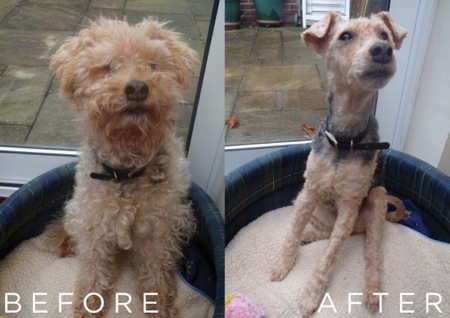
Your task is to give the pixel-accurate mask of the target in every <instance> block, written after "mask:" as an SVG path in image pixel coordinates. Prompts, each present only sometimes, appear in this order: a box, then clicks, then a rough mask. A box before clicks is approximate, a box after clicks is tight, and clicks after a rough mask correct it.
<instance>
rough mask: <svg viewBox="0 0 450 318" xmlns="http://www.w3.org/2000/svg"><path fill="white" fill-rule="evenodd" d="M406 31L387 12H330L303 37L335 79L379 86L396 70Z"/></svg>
mask: <svg viewBox="0 0 450 318" xmlns="http://www.w3.org/2000/svg"><path fill="white" fill-rule="evenodd" d="M406 34H407V31H406V30H405V29H403V28H402V27H400V26H399V25H397V24H396V23H395V22H394V21H393V19H392V17H391V16H390V15H389V13H387V12H380V13H377V14H375V15H372V16H371V18H370V19H368V18H358V19H351V20H348V21H343V20H342V19H341V17H340V15H339V14H337V13H334V12H330V13H328V14H327V15H326V16H325V17H324V18H322V19H321V20H320V21H318V22H316V23H314V24H313V25H312V26H311V28H309V29H308V30H306V31H305V32H303V33H302V40H303V41H304V42H305V43H306V44H307V45H308V46H310V47H312V48H313V49H314V50H315V51H316V52H317V53H318V54H319V55H321V56H322V57H323V58H324V60H325V67H326V69H327V71H328V72H329V75H330V76H329V77H332V78H331V79H330V80H332V81H335V82H336V81H340V83H339V84H341V85H345V86H347V87H350V88H351V87H354V86H356V87H357V88H358V89H365V90H378V89H380V88H382V87H384V86H385V85H386V84H387V83H388V82H389V80H390V79H391V77H392V76H393V75H394V73H395V70H396V63H395V57H394V55H393V50H394V49H397V50H398V49H400V47H401V45H402V42H403V39H404V38H405V37H406Z"/></svg>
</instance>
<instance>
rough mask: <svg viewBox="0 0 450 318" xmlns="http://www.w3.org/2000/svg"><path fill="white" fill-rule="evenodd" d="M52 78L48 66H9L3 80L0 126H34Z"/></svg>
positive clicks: (1, 80)
mask: <svg viewBox="0 0 450 318" xmlns="http://www.w3.org/2000/svg"><path fill="white" fill-rule="evenodd" d="M52 77H53V74H52V72H51V71H50V70H49V69H48V68H47V67H25V66H9V67H8V68H7V69H6V71H5V72H4V74H3V75H2V76H1V77H0V109H1V110H2V116H1V117H0V124H7V125H23V126H32V125H33V123H34V120H35V119H36V116H37V113H38V111H39V109H40V107H41V104H42V101H43V99H44V97H45V95H46V93H47V90H48V88H49V85H50V81H51V79H52Z"/></svg>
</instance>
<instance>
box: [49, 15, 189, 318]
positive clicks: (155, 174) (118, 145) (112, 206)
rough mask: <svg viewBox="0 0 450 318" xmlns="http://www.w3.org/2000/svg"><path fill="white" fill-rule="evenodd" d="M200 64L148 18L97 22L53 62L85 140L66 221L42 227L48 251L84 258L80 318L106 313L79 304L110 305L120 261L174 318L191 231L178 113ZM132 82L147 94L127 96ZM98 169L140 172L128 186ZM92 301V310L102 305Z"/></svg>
mask: <svg viewBox="0 0 450 318" xmlns="http://www.w3.org/2000/svg"><path fill="white" fill-rule="evenodd" d="M197 62H198V58H197V53H196V52H195V51H194V50H192V49H190V48H189V47H188V46H187V45H186V44H184V43H183V42H182V41H180V36H179V35H178V34H177V33H175V32H173V31H171V30H168V29H167V28H166V27H165V24H163V23H160V22H157V21H155V20H152V19H147V20H144V21H143V22H141V23H139V24H137V25H136V26H130V25H128V24H127V23H126V22H124V21H118V20H108V19H100V20H99V21H97V22H93V23H91V25H90V26H89V27H88V28H87V29H84V30H82V31H81V32H80V33H79V34H78V36H76V37H73V38H69V39H68V40H67V42H65V43H64V44H63V45H62V46H61V47H60V48H59V50H58V51H57V52H56V54H55V55H54V56H53V57H52V59H51V63H50V66H51V68H53V69H54V70H56V74H57V77H58V78H59V80H60V84H61V93H62V95H63V96H64V97H66V98H68V99H70V100H71V101H72V103H73V104H74V106H75V109H76V111H77V115H78V116H77V120H78V123H79V125H80V128H81V130H82V131H83V132H84V133H85V135H86V141H85V145H84V147H83V149H82V152H81V155H80V159H79V163H78V165H77V171H76V187H75V190H74V195H73V198H72V199H71V200H70V201H69V202H68V204H67V206H66V207H65V214H64V216H63V218H62V220H59V221H57V222H55V223H53V224H51V225H50V226H49V227H48V229H47V231H46V235H47V243H48V245H49V246H50V247H52V248H53V249H54V250H57V251H58V252H59V254H60V255H61V256H67V255H71V254H73V253H75V254H76V255H77V257H79V259H80V268H79V275H78V277H79V279H78V281H77V283H76V291H75V299H76V300H75V304H74V317H77V318H78V317H103V316H104V313H103V312H100V313H97V314H89V313H88V312H87V311H86V310H85V306H84V305H83V298H84V297H85V296H86V295H87V294H89V293H90V292H97V293H99V294H101V295H102V296H103V298H104V299H105V306H104V308H105V310H106V309H107V307H108V303H109V301H108V295H109V294H110V293H111V292H112V290H113V289H114V282H115V278H116V276H117V275H118V272H119V270H120V268H119V265H118V263H120V262H118V259H119V256H120V257H121V258H123V256H125V257H126V258H129V259H130V260H131V262H132V263H133V264H134V265H135V266H136V268H137V271H138V277H137V279H138V282H139V289H140V290H139V292H140V293H141V294H142V293H144V292H146V291H157V292H158V293H159V297H160V299H159V301H158V306H159V317H176V316H177V310H176V308H174V306H173V302H174V299H175V297H176V285H175V283H176V281H175V273H176V267H177V262H178V261H179V259H180V258H181V257H182V246H183V244H185V243H186V242H187V241H188V239H189V237H190V236H191V234H192V233H193V231H194V227H195V225H194V218H193V215H192V212H191V210H190V205H189V203H188V202H187V200H186V196H187V191H188V188H189V185H190V181H189V176H188V173H187V163H186V161H185V159H184V153H183V147H182V144H181V142H180V141H179V140H178V139H177V138H176V137H175V134H174V129H173V126H174V108H175V106H176V105H178V103H180V102H181V101H182V97H181V91H182V89H184V88H186V87H187V86H188V83H189V79H190V75H192V72H193V69H194V67H195V65H196V64H197ZM130 81H140V82H142V83H145V85H146V86H147V87H148V96H146V98H145V99H143V100H139V101H136V100H133V99H130V98H128V97H127V94H126V92H125V87H126V86H127V85H128V83H130ZM102 164H106V165H108V166H110V167H115V168H121V169H133V170H138V169H143V171H144V172H143V173H142V174H141V175H140V176H138V177H136V178H134V179H132V180H127V181H123V182H115V181H113V180H110V181H105V180H96V179H92V178H90V177H89V174H90V173H91V172H101V171H103V168H102ZM89 301H90V302H88V303H87V306H88V307H89V308H97V306H98V305H99V304H98V303H96V301H97V300H96V299H95V298H93V299H92V298H89Z"/></svg>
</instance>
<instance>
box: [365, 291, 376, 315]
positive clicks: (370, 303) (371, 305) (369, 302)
mask: <svg viewBox="0 0 450 318" xmlns="http://www.w3.org/2000/svg"><path fill="white" fill-rule="evenodd" d="M364 302H365V303H366V307H367V309H368V310H369V311H370V312H375V311H377V310H378V308H379V306H380V297H379V296H375V295H373V294H372V293H370V294H366V296H365V299H364Z"/></svg>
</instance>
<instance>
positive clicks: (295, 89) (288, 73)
mask: <svg viewBox="0 0 450 318" xmlns="http://www.w3.org/2000/svg"><path fill="white" fill-rule="evenodd" d="M301 31H302V30H301V29H300V28H299V27H295V26H293V25H285V26H282V27H277V28H265V27H242V28H241V29H236V30H228V31H226V33H225V68H226V69H225V117H226V118H230V117H231V116H233V115H237V116H238V117H239V118H240V126H239V127H237V128H234V129H228V131H227V135H226V139H225V143H226V144H227V145H236V144H246V143H258V142H275V141H293V140H302V139H307V138H308V137H307V136H305V133H304V132H303V131H302V130H301V126H302V124H308V125H311V126H313V127H316V126H318V125H319V123H320V120H321V118H323V117H324V116H325V115H326V113H327V104H326V102H325V91H324V75H323V67H322V61H321V60H320V59H319V58H318V57H317V56H316V54H315V53H314V52H313V51H312V50H311V49H310V48H308V47H306V46H305V45H304V44H303V43H302V42H301V40H300V32H301Z"/></svg>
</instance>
